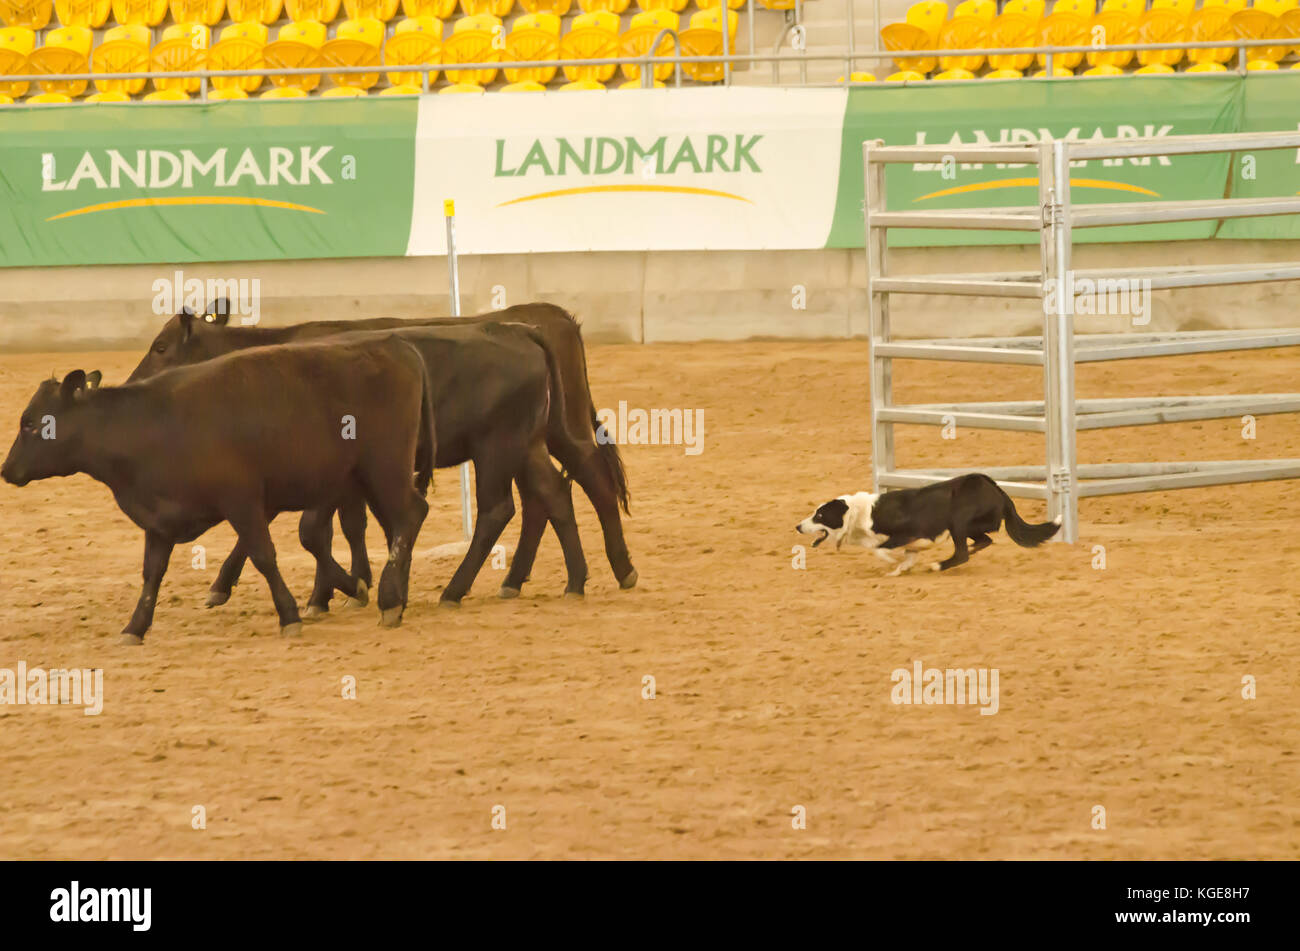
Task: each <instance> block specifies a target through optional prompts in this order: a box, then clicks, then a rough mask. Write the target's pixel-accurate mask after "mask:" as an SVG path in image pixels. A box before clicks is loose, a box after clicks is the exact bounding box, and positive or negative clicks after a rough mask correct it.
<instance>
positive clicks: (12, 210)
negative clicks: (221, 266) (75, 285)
mask: <svg viewBox="0 0 1300 951" xmlns="http://www.w3.org/2000/svg"><path fill="white" fill-rule="evenodd" d="M415 123H416V103H415V101H414V100H404V99H397V98H394V99H391V100H389V99H367V100H364V101H355V100H344V99H310V100H282V101H269V102H217V103H210V104H205V105H185V106H179V105H165V104H158V105H153V104H150V105H125V104H123V105H111V104H96V105H81V106H65V107H59V108H45V107H41V108H31V109H5V110H4V111H3V114H0V265H4V266H10V267H14V266H25V265H69V264H126V263H130V264H140V263H162V262H166V263H186V262H196V261H232V260H274V259H283V258H327V257H363V256H371V255H380V256H390V255H402V254H405V253H406V245H407V239H408V236H409V233H410V225H411V202H412V191H413V182H414V163H415Z"/></svg>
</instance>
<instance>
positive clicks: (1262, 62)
mask: <svg viewBox="0 0 1300 951" xmlns="http://www.w3.org/2000/svg"><path fill="white" fill-rule="evenodd" d="M1246 69H1248V70H1250V71H1251V72H1256V71H1260V72H1264V71H1267V70H1270V69H1277V63H1275V62H1273V60H1271V59H1252V60H1248V61H1247V63H1246Z"/></svg>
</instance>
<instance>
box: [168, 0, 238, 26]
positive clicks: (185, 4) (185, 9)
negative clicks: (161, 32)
mask: <svg viewBox="0 0 1300 951" xmlns="http://www.w3.org/2000/svg"><path fill="white" fill-rule="evenodd" d="M171 11H172V20H174V21H175V22H176V23H202V24H203V25H204V26H216V25H217V24H218V23H220V22H221V18H222V16H223V15H224V14H225V12H226V0H171Z"/></svg>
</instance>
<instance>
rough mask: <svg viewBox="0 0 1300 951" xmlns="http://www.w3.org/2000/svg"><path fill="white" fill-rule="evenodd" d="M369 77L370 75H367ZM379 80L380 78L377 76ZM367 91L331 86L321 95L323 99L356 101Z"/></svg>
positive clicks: (352, 87) (359, 88)
mask: <svg viewBox="0 0 1300 951" xmlns="http://www.w3.org/2000/svg"><path fill="white" fill-rule="evenodd" d="M366 75H369V74H366ZM376 79H378V76H376ZM365 94H366V91H365V90H364V89H362V88H361V87H360V86H331V87H330V88H329V89H326V90H325V91H324V92H323V93H321V98H323V99H349V98H350V99H355V98H357V97H358V96H364V95H365Z"/></svg>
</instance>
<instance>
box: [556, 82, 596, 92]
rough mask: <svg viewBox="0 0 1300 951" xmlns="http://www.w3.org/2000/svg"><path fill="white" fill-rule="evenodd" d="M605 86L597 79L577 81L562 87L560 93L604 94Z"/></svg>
mask: <svg viewBox="0 0 1300 951" xmlns="http://www.w3.org/2000/svg"><path fill="white" fill-rule="evenodd" d="M604 91H605V84H604V83H602V82H599V81H597V80H595V79H575V80H573V82H569V83H565V84H564V85H563V86H561V87H560V92H604Z"/></svg>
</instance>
